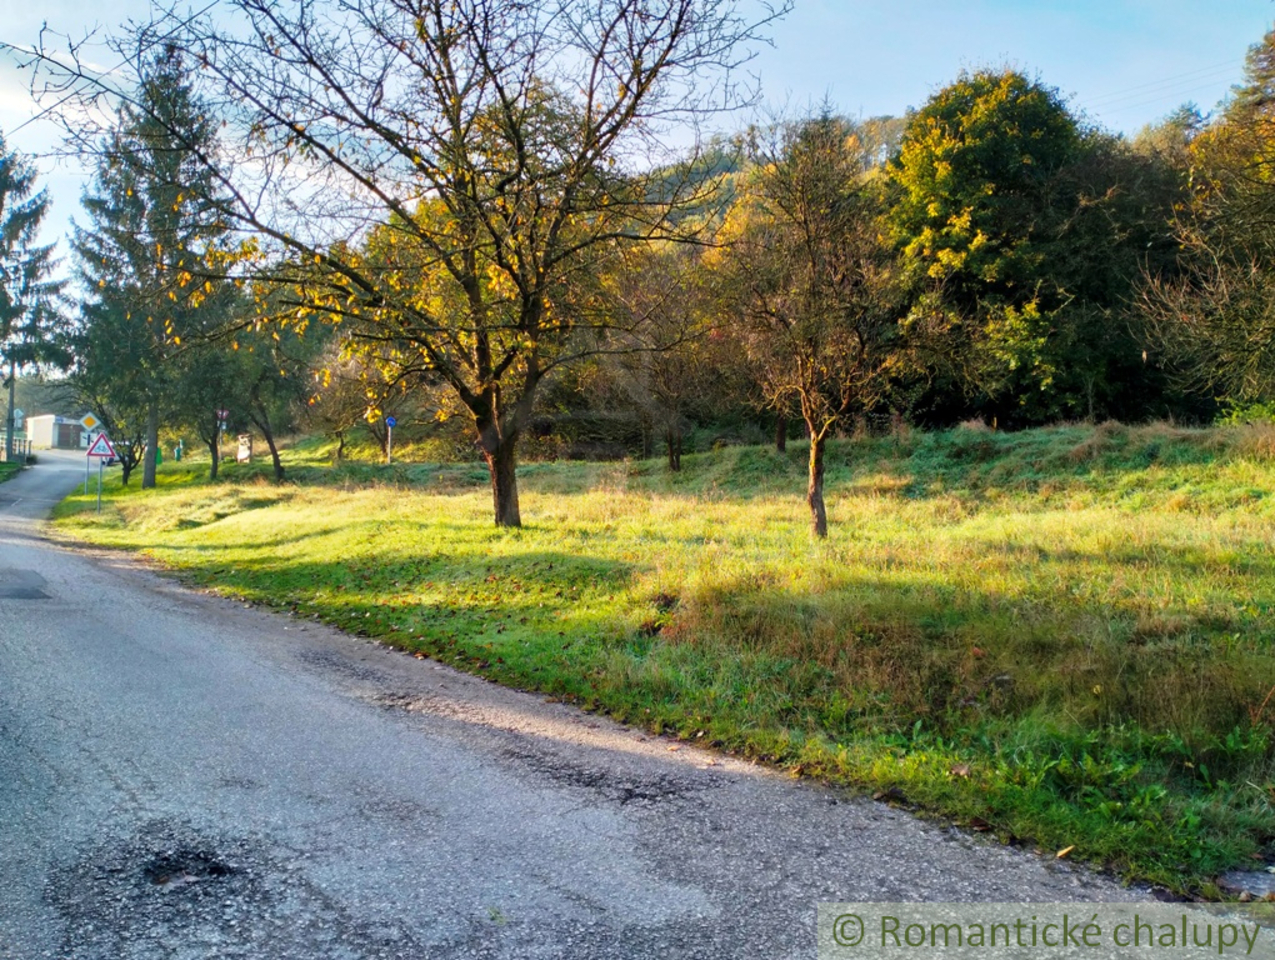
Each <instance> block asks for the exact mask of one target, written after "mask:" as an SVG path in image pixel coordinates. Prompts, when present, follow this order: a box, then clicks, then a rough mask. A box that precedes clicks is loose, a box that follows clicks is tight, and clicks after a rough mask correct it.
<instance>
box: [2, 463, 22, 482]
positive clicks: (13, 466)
mask: <svg viewBox="0 0 1275 960" xmlns="http://www.w3.org/2000/svg"><path fill="white" fill-rule="evenodd" d="M21 469H22V464H20V463H9V462H6V461H4V460H0V483H4V482H5V481H6V480H10V479H12V478H13V477H16V476H17V475H18V471H19V470H21Z"/></svg>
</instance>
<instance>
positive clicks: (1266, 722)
mask: <svg viewBox="0 0 1275 960" xmlns="http://www.w3.org/2000/svg"><path fill="white" fill-rule="evenodd" d="M323 453H324V451H323V450H322V449H320V448H319V447H317V446H315V445H310V446H306V445H302V446H301V447H299V448H297V449H294V450H293V451H292V452H291V458H292V462H291V466H290V477H291V480H290V482H289V483H288V484H286V485H282V486H275V485H273V484H271V483H269V482H267V481H266V479H265V478H264V477H263V476H261V475H260V474H259V473H258V472H257V471H256V469H255V468H252V469H237V468H235V467H230V468H228V469H227V470H226V471H225V475H224V476H223V479H222V480H221V481H219V482H218V483H215V484H208V483H206V482H205V481H204V480H203V479H202V470H203V465H201V464H198V463H189V462H187V463H182V464H168V465H165V467H164V468H163V472H162V473H161V485H160V487H159V488H158V489H157V490H154V491H149V492H147V493H142V492H140V491H139V490H137V489H136V488H135V487H134V489H131V490H123V489H121V488H120V487H119V486H118V481H116V482H115V483H110V482H108V485H107V488H106V500H105V507H104V512H103V514H102V515H101V517H100V518H99V517H98V516H96V515H95V514H93V513H91V512H89V511H91V509H92V506H93V503H92V501H91V499H88V498H81V497H72V498H71V499H69V500H68V501H66V502H65V503H64V504H62V505H61V507H60V508H59V510H58V517H59V520H58V523H59V527H60V529H61V531H62V532H63V533H64V534H66V535H68V536H72V537H77V538H82V539H84V540H88V541H92V542H94V543H98V544H105V545H111V546H119V547H126V548H130V549H140V550H143V551H145V552H146V553H147V554H149V555H151V556H153V557H155V558H157V559H158V560H160V561H162V562H164V563H166V564H169V565H171V566H172V567H174V568H176V569H178V570H180V571H182V572H183V574H184V575H186V576H187V577H188V578H189V579H190V580H192V581H194V582H197V583H201V584H207V585H212V586H215V587H217V588H218V589H220V590H223V591H225V592H227V593H230V594H234V595H236V596H242V597H246V598H250V599H252V600H255V601H260V602H263V603H268V604H272V605H275V606H278V607H281V608H286V609H289V610H292V611H295V612H296V613H297V614H298V615H304V616H313V617H316V618H320V619H322V620H325V621H327V622H329V623H333V624H337V625H339V626H341V627H343V628H345V629H347V630H350V631H352V632H355V633H358V634H362V635H366V636H373V637H378V638H380V639H382V640H384V641H386V642H389V643H393V644H396V645H398V646H401V647H403V648H405V649H408V650H417V651H424V652H426V653H428V654H430V655H432V656H435V657H438V658H440V659H442V660H445V661H448V662H451V663H454V664H456V665H458V666H460V667H462V668H464V669H467V670H472V671H474V672H479V673H482V674H484V675H487V676H490V677H493V678H496V679H499V680H501V681H503V682H506V683H509V684H513V685H517V686H521V687H526V688H534V689H537V690H541V691H545V692H547V693H550V694H552V695H555V696H558V697H562V698H565V699H569V700H572V701H574V702H577V703H580V704H582V705H584V706H586V707H588V708H590V709H597V710H602V711H605V712H607V713H609V714H612V715H614V716H616V717H619V718H620V719H622V720H626V721H629V722H632V723H637V724H642V725H644V726H647V727H649V728H652V729H654V730H658V731H664V732H669V733H674V734H676V735H679V736H682V737H686V738H690V739H694V740H696V741H698V742H701V743H709V744H714V745H717V746H718V747H720V748H722V749H726V750H730V751H732V752H736V753H741V754H746V755H750V756H753V757H757V758H761V759H764V760H766V761H769V762H772V763H774V764H777V765H781V766H783V767H785V768H788V769H791V770H792V771H794V772H795V773H800V774H805V775H809V776H814V777H820V778H826V779H828V780H831V781H835V782H838V783H844V784H850V785H854V786H857V787H860V788H863V789H866V790H868V791H871V792H874V793H877V794H878V795H884V797H885V798H888V799H890V800H892V801H895V802H899V803H904V804H908V805H911V806H914V807H917V808H919V809H922V810H926V811H932V812H935V813H938V814H940V815H942V816H945V817H949V818H951V819H953V820H955V821H956V822H958V823H961V824H963V825H966V826H968V827H971V828H973V829H975V830H980V831H985V832H991V833H995V834H997V835H999V836H1001V837H1002V838H1004V839H1006V840H1008V841H1010V842H1018V843H1027V844H1030V845H1033V846H1037V847H1039V848H1041V849H1044V850H1046V851H1049V852H1052V851H1055V850H1059V849H1062V848H1066V847H1072V846H1074V848H1075V849H1074V852H1073V853H1072V854H1071V855H1072V856H1073V857H1076V858H1085V859H1088V860H1091V861H1094V862H1098V863H1102V864H1105V865H1107V866H1110V867H1112V868H1114V869H1115V870H1118V871H1119V872H1121V873H1123V874H1124V875H1127V876H1131V877H1139V878H1143V879H1149V880H1153V881H1156V882H1159V883H1163V884H1166V885H1168V886H1170V887H1172V888H1174V889H1178V890H1183V891H1188V892H1195V893H1202V894H1204V895H1216V893H1217V891H1216V889H1215V888H1213V887H1212V885H1211V882H1210V881H1211V878H1212V877H1214V876H1215V875H1216V874H1217V873H1218V872H1219V871H1220V870H1222V869H1225V868H1228V867H1233V866H1237V865H1240V866H1251V867H1252V866H1260V864H1259V863H1258V862H1257V861H1258V860H1261V859H1263V858H1268V859H1275V857H1273V856H1272V855H1275V816H1273V815H1272V808H1273V806H1275V738H1273V737H1272V722H1273V721H1275V696H1273V695H1272V692H1273V691H1275V658H1273V657H1272V645H1273V644H1275V618H1273V617H1272V608H1273V607H1275V556H1273V555H1272V551H1271V535H1272V531H1273V530H1275V432H1271V431H1266V430H1262V429H1259V428H1229V429H1227V430H1222V429H1217V430H1206V431H1188V430H1180V429H1175V428H1172V427H1168V426H1163V425H1155V426H1148V427H1141V428H1125V427H1120V426H1117V425H1114V424H1112V425H1104V426H1100V427H1097V428H1093V427H1064V428H1055V429H1048V430H1037V431H1030V432H1025V433H1020V434H1009V435H1006V434H998V433H990V432H985V431H976V430H955V431H951V432H945V433H937V434H924V435H923V434H919V433H915V434H911V435H907V436H896V437H889V438H880V439H871V440H864V441H842V442H840V443H838V444H835V445H834V446H833V449H832V451H831V453H830V456H829V458H828V459H829V477H828V480H829V487H828V490H829V506H830V518H831V524H832V527H831V536H830V538H829V539H828V541H827V542H826V543H814V542H812V541H811V539H810V538H809V536H808V534H807V514H806V511H805V506H804V503H803V501H802V498H801V491H803V490H804V474H803V471H804V458H805V451H804V449H802V448H801V445H799V444H794V445H793V446H792V448H791V449H790V452H789V453H788V454H787V455H786V456H781V455H778V454H776V453H774V452H773V451H771V450H767V449H761V448H756V447H732V448H727V449H724V450H719V451H715V452H713V453H710V454H701V455H696V456H691V457H687V458H686V460H685V469H684V470H683V472H682V473H681V474H680V475H670V474H668V473H667V472H666V471H665V469H664V467H663V466H662V464H661V463H660V462H659V461H647V462H625V463H619V464H583V463H558V464H549V463H544V464H528V465H525V466H523V467H522V468H521V469H520V490H521V494H522V514H523V517H524V520H525V522H526V526H525V527H524V528H523V529H522V530H520V531H500V530H496V529H495V528H493V526H492V525H491V516H490V515H491V498H490V492H489V488H488V486H487V478H486V472H485V470H484V469H483V468H482V466H481V465H478V464H473V465H469V464H465V465H455V464H452V465H445V466H440V465H429V464H412V465H395V466H393V467H385V466H379V467H377V466H371V465H366V464H365V465H344V466H341V467H331V466H328V465H326V464H325V463H324V462H323V461H322V459H321V457H322V454H323Z"/></svg>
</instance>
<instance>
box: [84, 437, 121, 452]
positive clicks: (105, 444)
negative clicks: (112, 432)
mask: <svg viewBox="0 0 1275 960" xmlns="http://www.w3.org/2000/svg"><path fill="white" fill-rule="evenodd" d="M86 456H90V457H114V456H115V448H114V447H112V446H111V441H110V440H108V439H107V438H106V434H104V433H99V434H98V435H97V439H96V440H94V441H93V445H92V446H90V447H89V449H88V453H87V454H86Z"/></svg>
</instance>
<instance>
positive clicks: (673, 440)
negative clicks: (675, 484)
mask: <svg viewBox="0 0 1275 960" xmlns="http://www.w3.org/2000/svg"><path fill="white" fill-rule="evenodd" d="M664 443H665V446H666V447H667V448H668V468H669V469H670V470H672V471H673V472H674V473H677V472H678V471H679V470H681V469H682V431H681V430H680V429H678V428H677V427H669V428H668V430H667V431H666V432H665V434H664Z"/></svg>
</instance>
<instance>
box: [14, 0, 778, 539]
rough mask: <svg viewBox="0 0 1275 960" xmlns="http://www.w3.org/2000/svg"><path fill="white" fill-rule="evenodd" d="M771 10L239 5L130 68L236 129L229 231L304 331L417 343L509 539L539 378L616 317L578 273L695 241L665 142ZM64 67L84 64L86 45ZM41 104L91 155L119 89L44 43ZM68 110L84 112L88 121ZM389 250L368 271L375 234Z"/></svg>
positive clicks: (639, 4)
mask: <svg viewBox="0 0 1275 960" xmlns="http://www.w3.org/2000/svg"><path fill="white" fill-rule="evenodd" d="M785 9H786V4H780V5H776V4H772V3H768V2H766V0H549V2H547V3H523V2H515V0H299V2H296V3H277V2H274V0H225V2H222V3H216V4H214V5H213V6H212V7H210V8H209V9H208V11H207V12H205V13H203V14H198V15H195V16H193V17H183V16H180V15H178V14H177V13H176V12H175V11H174V12H171V13H169V14H168V15H167V16H165V17H163V18H161V19H159V20H158V21H157V22H155V23H152V24H149V25H147V26H145V27H144V28H140V29H137V30H135V31H134V35H135V36H137V37H139V38H140V39H139V40H138V41H137V42H136V43H135V44H133V45H132V46H130V47H129V48H128V49H125V48H124V47H123V45H122V44H117V49H118V52H119V53H120V54H121V56H122V58H123V59H124V60H125V61H126V62H127V63H128V64H134V63H136V62H137V60H138V58H139V57H140V56H142V54H143V52H144V50H145V49H146V47H147V46H148V45H151V44H153V43H156V42H160V41H161V40H162V42H165V43H170V44H176V45H178V46H179V47H181V48H182V49H183V50H185V51H186V53H187V54H188V56H190V57H191V58H192V59H193V62H195V63H197V64H198V65H199V67H200V70H201V77H202V80H203V93H204V95H205V96H206V97H207V98H208V101H209V103H210V104H211V107H212V109H213V111H214V112H215V113H216V114H217V115H218V116H220V117H221V118H223V119H224V120H225V121H226V124H227V125H226V126H225V127H224V128H223V129H222V137H223V139H222V147H221V150H220V152H221V155H220V156H218V157H212V156H209V157H206V160H207V163H208V166H209V167H210V168H212V169H216V170H219V171H223V172H222V173H221V176H222V178H223V187H224V189H225V191H226V192H227V194H228V195H229V197H230V200H229V201H228V203H227V204H226V207H225V210H224V213H225V216H226V218H227V220H228V221H229V222H231V223H233V224H235V225H237V226H238V227H239V228H241V229H243V230H246V231H250V232H251V233H252V234H254V235H255V236H256V237H257V238H259V240H260V241H261V242H263V243H265V244H266V245H268V246H274V247H282V248H288V249H290V251H291V253H292V256H291V257H289V258H286V259H285V258H281V257H277V256H275V257H272V258H271V259H270V262H271V263H274V264H279V263H283V264H285V267H284V268H283V269H280V270H275V271H273V272H272V273H271V276H270V279H272V280H274V281H277V282H280V283H283V284H285V285H286V286H287V288H288V289H289V290H291V291H292V292H293V294H294V302H293V303H291V304H289V316H290V318H291V319H292V321H293V322H298V323H302V324H304V323H305V322H307V320H308V319H309V318H311V317H313V316H316V315H323V316H327V317H331V318H335V319H338V320H344V319H350V318H356V319H358V320H360V321H362V322H361V323H360V324H359V325H358V326H359V329H360V331H361V335H363V336H365V337H366V338H368V339H377V338H383V339H385V340H387V341H393V342H396V343H403V344H406V345H408V346H409V347H410V348H411V349H412V350H413V351H415V353H416V356H417V361H418V365H419V367H420V369H421V370H422V371H428V372H429V373H431V374H432V375H435V376H437V377H439V378H441V379H442V380H443V381H445V382H446V383H447V384H448V385H449V386H450V387H451V388H452V389H453V390H454V391H455V392H456V394H457V396H458V397H459V398H460V401H461V402H462V403H463V404H464V406H465V407H466V409H467V410H468V411H469V413H470V415H471V416H472V418H473V422H474V427H475V435H476V442H477V445H478V446H479V448H480V450H481V452H482V454H483V456H484V457H485V459H486V462H487V464H488V467H489V470H490V474H491V484H492V494H493V502H494V508H495V519H496V523H497V524H499V525H503V526H517V525H519V523H520V515H519V507H518V492H517V485H516V479H515V472H514V470H515V446H516V443H517V440H518V437H519V435H520V433H521V432H522V430H523V429H524V427H525V426H526V424H527V421H528V419H529V417H530V414H531V409H532V403H533V400H534V397H535V394H536V390H537V388H538V386H539V384H540V383H541V382H542V381H543V380H544V378H545V377H546V376H547V375H548V374H549V373H550V371H552V370H553V369H554V368H556V367H558V366H560V365H563V364H566V363H569V362H571V361H573V360H575V359H577V358H578V357H579V356H580V355H581V354H582V352H589V351H593V350H596V349H598V346H599V344H600V343H602V342H603V341H602V340H600V339H599V338H596V337H584V338H581V337H578V336H577V334H579V333H580V332H581V331H585V332H588V331H591V330H596V329H598V328H601V327H605V326H607V325H608V323H609V322H610V320H609V314H608V312H607V311H606V310H604V309H601V307H602V305H601V304H600V303H598V302H596V301H595V300H594V299H593V298H590V297H576V296H574V285H573V284H574V281H575V280H576V279H578V278H580V277H582V276H587V275H589V274H591V273H593V272H595V271H596V270H597V269H598V266H599V264H600V263H601V262H603V261H605V260H606V259H607V258H609V257H611V256H614V255H615V253H616V251H617V249H618V248H620V247H623V246H624V245H626V244H631V243H645V242H650V241H651V240H653V239H666V238H682V239H685V230H684V229H683V228H682V227H681V226H680V225H679V222H678V218H677V217H676V216H675V215H676V214H677V213H678V212H679V211H680V210H682V209H685V208H686V207H688V205H694V204H699V203H700V202H701V201H702V198H703V194H704V193H705V191H706V189H708V187H707V186H706V184H705V182H704V180H703V178H700V177H694V176H685V177H682V178H677V177H670V176H669V175H668V168H667V166H664V167H661V164H662V163H663V162H664V161H665V159H666V158H667V157H668V150H667V148H666V147H665V146H664V145H663V144H664V143H665V142H667V140H668V134H669V132H670V130H673V129H675V128H677V129H686V125H687V124H694V123H695V122H697V121H701V120H703V119H704V118H705V117H706V116H709V115H711V114H714V113H716V112H719V111H723V110H729V109H733V108H735V107H737V106H738V105H740V104H741V103H743V102H745V101H747V100H748V99H749V98H750V96H751V93H752V91H750V90H749V89H747V88H746V87H741V86H740V85H739V83H738V76H739V69H738V68H739V67H740V66H741V65H742V64H743V63H745V62H746V61H747V60H748V58H749V57H750V55H751V49H752V48H753V46H754V44H755V43H756V41H758V40H759V39H760V33H759V31H760V30H762V29H763V28H764V27H765V25H766V24H768V23H769V22H771V21H772V20H773V19H774V18H775V17H777V16H778V15H780V14H781V13H782V12H784V10H785ZM70 52H71V55H72V60H73V61H74V62H76V63H77V64H78V62H79V61H78V60H75V59H74V58H75V54H76V52H77V49H76V48H75V47H74V46H72V49H71V51H70ZM36 57H37V59H38V60H39V63H40V66H41V68H42V73H41V74H40V75H39V76H38V77H37V80H36V87H37V91H38V92H40V93H43V94H44V95H45V96H46V97H49V98H53V99H56V100H62V101H65V104H66V105H64V106H63V107H62V108H60V110H59V112H60V113H61V114H62V115H63V116H64V117H65V118H66V119H67V122H68V126H69V127H71V128H72V129H73V131H74V133H75V136H76V137H78V138H80V139H81V140H82V141H83V142H88V143H91V142H92V138H89V140H87V141H84V138H83V134H82V133H81V132H80V131H81V130H82V129H83V125H84V124H85V123H86V122H88V123H90V125H91V121H92V119H93V115H94V114H93V109H94V107H95V106H96V105H97V104H98V103H100V102H101V101H102V99H103V98H105V97H108V96H111V97H128V96H130V93H129V90H128V89H126V88H124V87H122V86H120V85H119V84H118V83H117V81H116V80H115V77H117V76H119V75H120V74H119V73H118V72H117V73H112V74H106V75H104V74H101V73H97V72H93V71H91V70H89V69H87V68H85V67H82V66H76V67H73V68H72V69H71V70H70V71H67V70H66V68H65V67H64V66H63V65H62V64H63V63H64V62H65V58H64V57H59V56H58V55H57V53H56V52H55V51H52V50H47V49H41V50H38V51H37V54H36ZM68 105H73V106H75V107H76V108H77V110H76V111H75V112H71V111H70V110H69V109H68ZM374 228H375V229H376V230H378V231H379V232H380V233H381V241H382V242H381V251H380V255H378V256H368V255H367V250H366V243H367V241H368V239H369V233H370V231H372V230H373V229H374Z"/></svg>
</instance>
